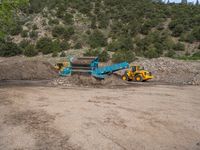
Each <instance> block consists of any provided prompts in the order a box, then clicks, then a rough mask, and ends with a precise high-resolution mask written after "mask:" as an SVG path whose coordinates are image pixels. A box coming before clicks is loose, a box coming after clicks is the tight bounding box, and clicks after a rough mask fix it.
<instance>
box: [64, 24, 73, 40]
mask: <svg viewBox="0 0 200 150" xmlns="http://www.w3.org/2000/svg"><path fill="white" fill-rule="evenodd" d="M74 33H75V31H74V28H73V27H68V28H66V29H65V30H64V32H63V37H64V38H65V39H70V37H71V36H72V35H73V34H74Z"/></svg>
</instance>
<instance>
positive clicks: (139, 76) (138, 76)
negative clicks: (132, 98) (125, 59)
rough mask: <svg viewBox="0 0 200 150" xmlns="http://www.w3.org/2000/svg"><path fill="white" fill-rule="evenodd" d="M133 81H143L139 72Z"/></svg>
mask: <svg viewBox="0 0 200 150" xmlns="http://www.w3.org/2000/svg"><path fill="white" fill-rule="evenodd" d="M137 78H140V79H139V80H138V79H137ZM135 81H136V82H142V81H143V78H142V76H141V75H139V74H138V75H136V76H135Z"/></svg>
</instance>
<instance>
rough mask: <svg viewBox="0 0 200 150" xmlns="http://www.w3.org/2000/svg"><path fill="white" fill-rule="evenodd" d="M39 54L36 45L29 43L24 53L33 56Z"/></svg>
mask: <svg viewBox="0 0 200 150" xmlns="http://www.w3.org/2000/svg"><path fill="white" fill-rule="evenodd" d="M37 54H38V51H37V50H36V48H35V45H28V46H27V47H26V48H25V50H24V55H25V56H28V57H33V56H36V55H37Z"/></svg>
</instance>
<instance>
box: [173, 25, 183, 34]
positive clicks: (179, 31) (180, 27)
mask: <svg viewBox="0 0 200 150" xmlns="http://www.w3.org/2000/svg"><path fill="white" fill-rule="evenodd" d="M183 32H184V26H183V25H182V24H179V25H177V26H175V28H174V29H173V30H172V35H173V36H175V37H178V36H180V35H181V34H182V33H183Z"/></svg>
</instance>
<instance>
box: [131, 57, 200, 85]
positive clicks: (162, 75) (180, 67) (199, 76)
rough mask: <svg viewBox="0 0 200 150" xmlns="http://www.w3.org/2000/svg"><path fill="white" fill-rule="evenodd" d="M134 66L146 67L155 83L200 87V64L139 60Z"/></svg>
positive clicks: (164, 59)
mask: <svg viewBox="0 0 200 150" xmlns="http://www.w3.org/2000/svg"><path fill="white" fill-rule="evenodd" d="M133 64H134V65H141V66H144V67H145V68H146V69H147V70H149V71H151V72H152V73H153V74H154V76H155V79H154V81H159V82H166V83H172V84H188V85H190V84H192V85H200V62H198V61H183V60H175V59H171V58H155V59H139V60H137V61H135V62H134V63H133Z"/></svg>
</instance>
